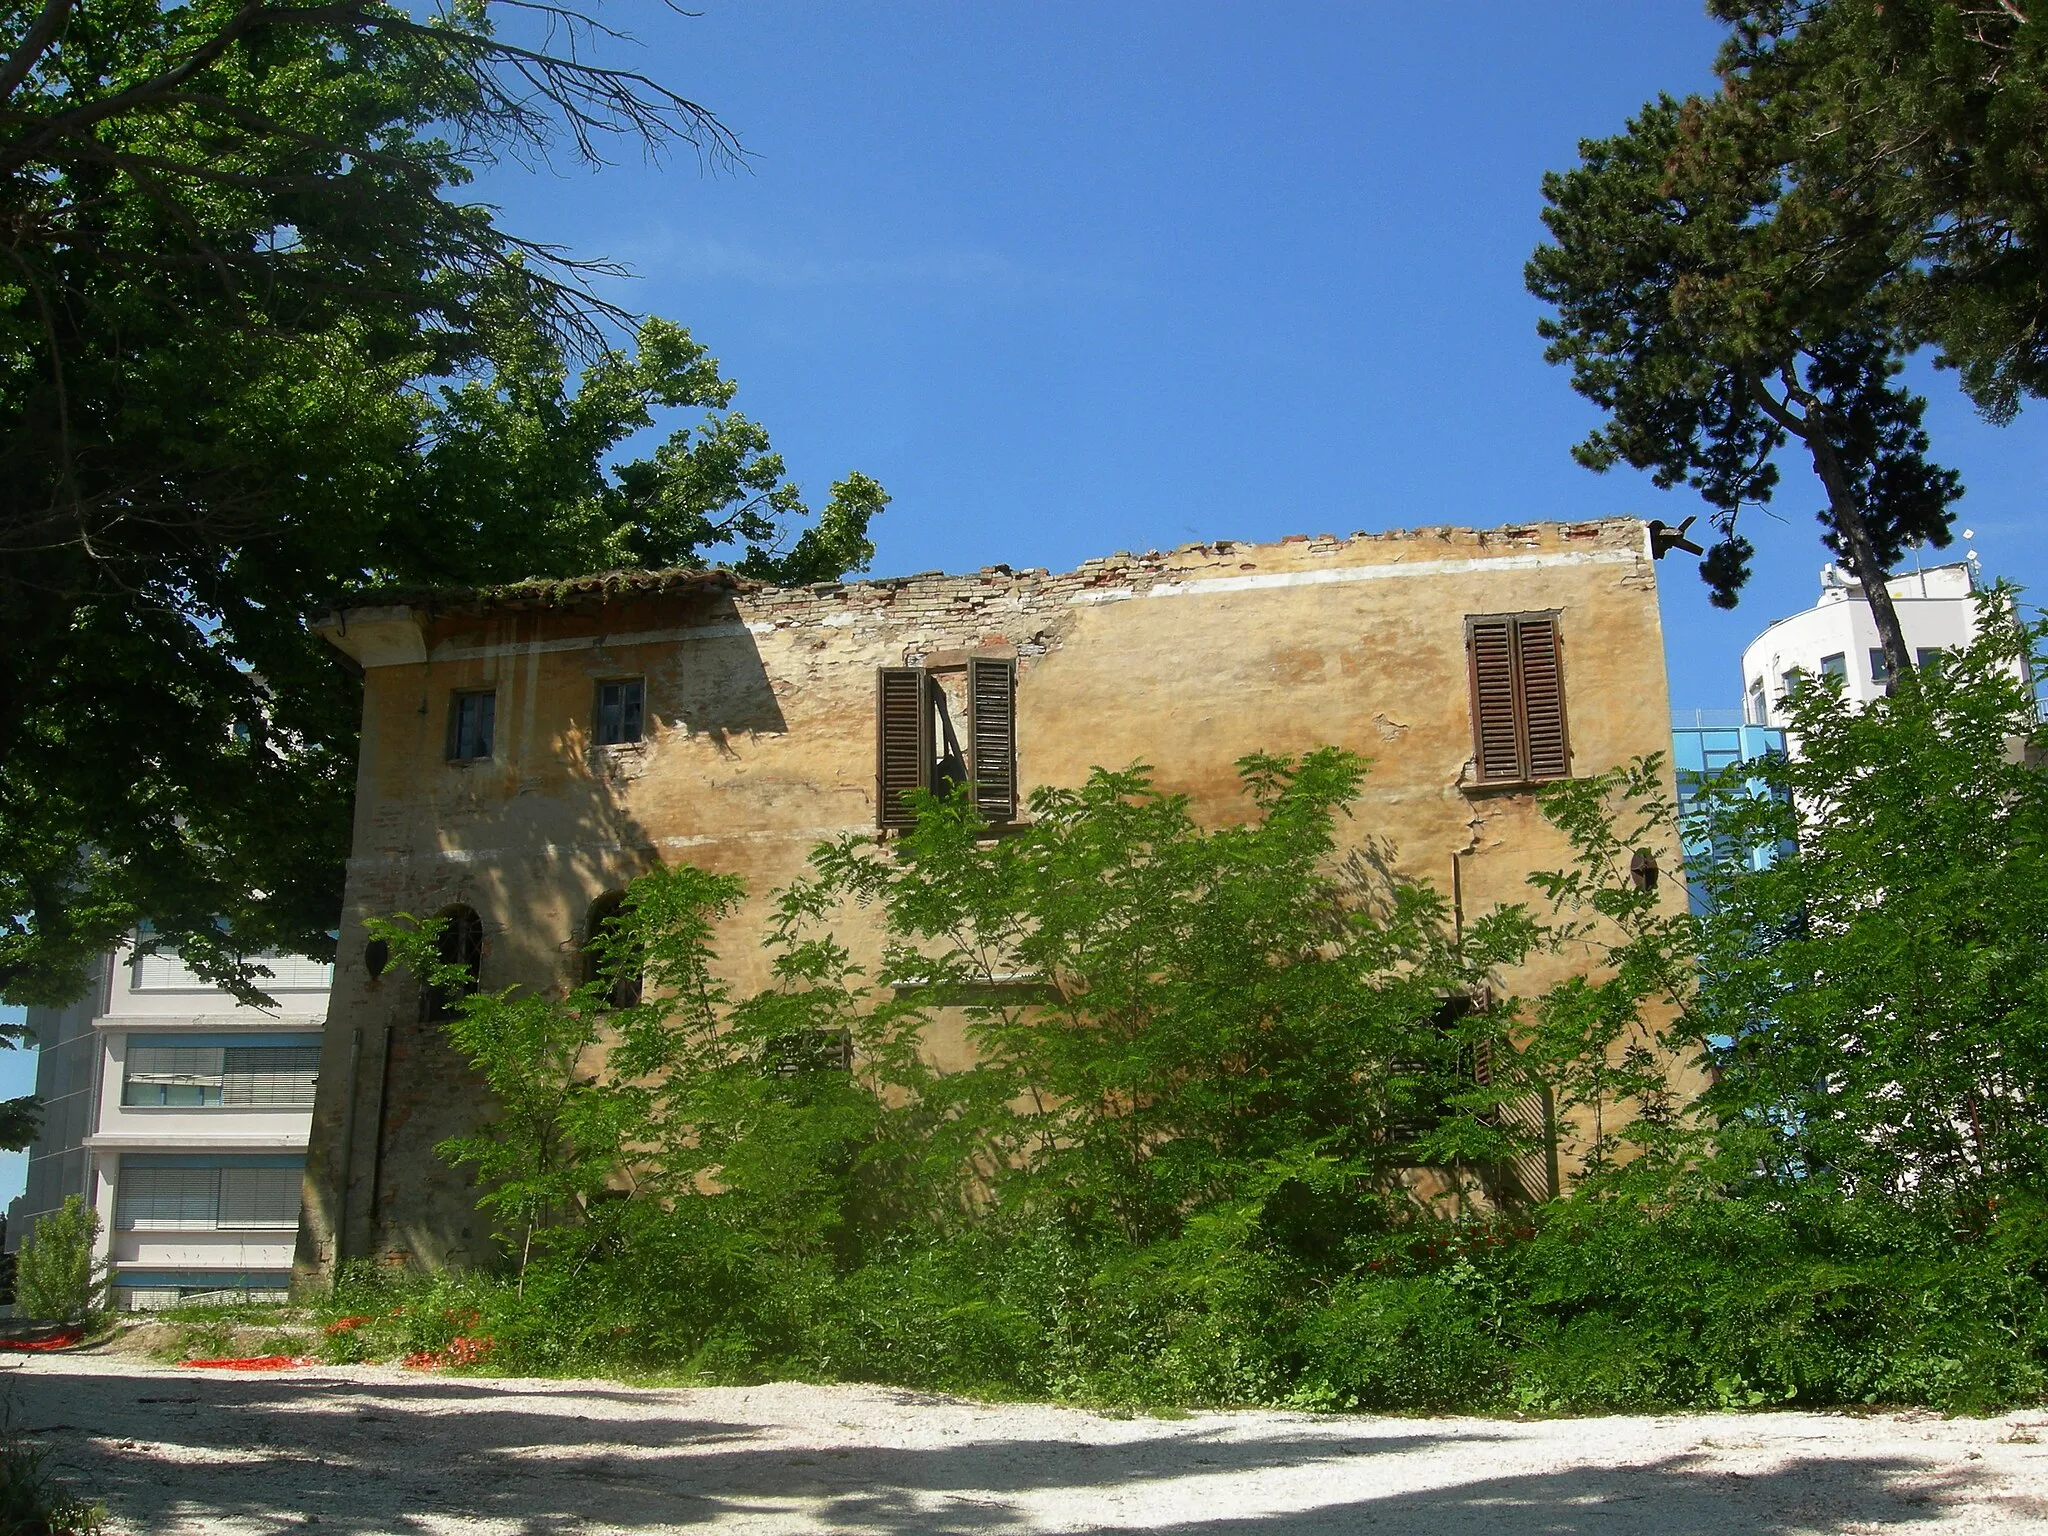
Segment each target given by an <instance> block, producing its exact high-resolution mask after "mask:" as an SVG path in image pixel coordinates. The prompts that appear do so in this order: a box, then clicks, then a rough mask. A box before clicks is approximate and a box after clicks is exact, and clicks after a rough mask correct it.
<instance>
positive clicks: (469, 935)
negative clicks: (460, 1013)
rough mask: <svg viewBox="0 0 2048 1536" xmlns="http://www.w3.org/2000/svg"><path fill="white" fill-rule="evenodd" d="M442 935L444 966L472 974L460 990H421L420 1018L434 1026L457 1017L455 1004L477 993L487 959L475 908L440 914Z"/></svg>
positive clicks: (440, 945)
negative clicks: (451, 966) (453, 966)
mask: <svg viewBox="0 0 2048 1536" xmlns="http://www.w3.org/2000/svg"><path fill="white" fill-rule="evenodd" d="M439 915H440V918H441V936H440V938H439V940H438V941H437V944H436V948H437V950H438V955H437V958H438V959H439V960H440V962H441V963H442V964H443V965H459V966H461V967H462V968H463V970H465V971H467V972H468V973H469V977H468V980H467V981H465V982H464V983H463V984H462V985H461V986H460V987H437V986H434V985H433V984H431V983H429V984H428V985H426V986H424V987H422V988H420V1018H421V1020H422V1021H424V1022H426V1023H429V1024H432V1023H436V1022H438V1021H439V1020H442V1019H452V1018H454V1017H455V1005H456V1003H458V1002H459V1001H461V999H463V998H464V997H467V996H468V995H469V994H470V993H472V992H474V991H476V989H477V986H478V981H479V977H480V975H481V972H482V970H483V960H484V920H483V919H482V918H480V917H478V916H477V915H476V909H475V908H474V907H461V906H456V907H448V908H446V909H444V910H443V911H442V912H441V913H440V914H439Z"/></svg>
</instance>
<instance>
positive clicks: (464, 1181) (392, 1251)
mask: <svg viewBox="0 0 2048 1536" xmlns="http://www.w3.org/2000/svg"><path fill="white" fill-rule="evenodd" d="M682 602H683V603H685V604H686V606H685V607H684V608H683V609H682V611H681V612H680V613H676V612H674V611H673V610H672V611H671V612H670V613H668V614H666V615H662V616H661V617H662V618H664V619H666V620H667V621H668V622H670V623H673V622H675V620H676V619H678V618H680V619H682V620H683V621H684V622H685V623H686V624H687V625H688V626H690V627H691V628H697V629H701V631H702V632H703V635H704V638H701V639H692V640H689V641H687V642H685V643H684V644H683V645H681V646H679V647H677V650H676V655H675V657H674V659H673V660H672V661H671V662H670V663H669V664H668V665H667V667H666V668H659V667H657V668H651V669H650V672H649V678H648V699H647V705H648V710H649V715H650V718H649V721H648V725H649V737H650V738H653V740H652V742H651V745H652V746H653V749H654V750H657V751H658V750H659V745H658V743H659V736H660V734H661V733H663V732H665V731H668V730H673V729H675V728H676V727H678V726H682V727H686V728H687V729H688V730H689V731H690V732H691V733H692V734H693V735H696V734H702V735H705V736H708V737H710V738H711V739H712V740H713V741H714V742H715V743H716V744H717V746H718V748H719V750H720V751H722V752H729V751H731V750H733V748H732V747H731V746H730V745H729V742H730V739H731V738H734V737H743V736H746V735H758V734H772V733H780V732H784V731H786V730H787V724H786V722H785V720H784V718H783V715H782V710H781V707H780V705H779V704H778V703H777V702H776V698H775V691H774V688H773V686H772V685H771V683H770V680H769V677H768V673H767V669H766V667H765V666H764V664H763V662H762V658H761V653H760V649H759V647H758V646H757V645H756V643H755V640H754V636H753V635H752V634H751V633H750V632H749V631H748V629H747V627H746V624H745V621H744V620H743V619H742V617H741V615H740V612H739V609H738V607H737V605H736V604H735V603H734V601H733V599H732V597H731V596H730V595H729V594H724V593H721V594H717V595H716V596H713V597H709V598H706V597H701V596H699V597H691V598H688V599H683V600H682ZM599 655H600V660H599V662H598V663H597V666H598V667H600V668H601V665H602V662H601V653H599ZM597 675H598V672H597V671H595V670H594V671H593V678H595V677H596V676H597ZM587 723H588V722H587V718H586V719H585V724H586V726H587ZM420 729H421V730H422V731H423V732H424V733H426V735H425V738H423V741H422V743H421V748H420V750H421V753H422V756H423V757H427V758H431V757H432V756H433V755H434V754H435V752H436V751H437V748H436V747H435V746H434V745H433V744H434V743H436V742H438V741H439V739H440V732H441V729H442V727H441V725H440V723H439V721H438V720H437V719H436V718H434V716H433V714H432V712H431V711H428V713H426V714H424V715H422V716H421V724H420ZM507 739H508V740H509V739H510V738H509V737H508V738H507ZM554 739H556V740H559V737H556V738H554ZM607 753H615V749H611V748H603V749H600V748H594V747H586V748H585V749H584V750H583V751H582V752H581V753H579V754H577V758H576V760H575V762H574V763H573V764H572V767H571V774H572V780H571V782H572V790H571V792H570V793H567V794H563V795H558V796H550V797H549V798H548V800H547V802H546V803H544V804H539V803H533V802H530V801H526V799H525V781H524V779H523V778H522V777H521V775H522V774H523V773H524V771H525V770H524V768H523V767H522V766H521V765H517V764H512V765H508V770H509V771H508V772H507V773H506V775H505V777H504V779H503V780H502V782H503V783H504V784H505V786H506V789H505V791H504V792H503V793H502V794H500V793H496V792H491V793H488V794H486V793H484V792H479V793H478V794H476V795H475V796H474V797H466V796H464V795H463V794H461V793H460V792H459V790H460V789H461V788H464V787H466V786H458V792H445V793H442V794H440V795H439V796H437V797H435V802H434V803H435V804H437V805H439V804H440V803H441V802H445V808H443V809H434V810H425V809H424V807H425V805H426V803H427V801H428V794H429V793H430V792H422V793H421V794H420V797H419V799H418V800H416V801H414V802H412V803H411V804H409V805H408V806H406V807H403V808H402V809H403V811H404V814H405V815H406V816H407V817H417V816H419V815H421V814H426V815H428V816H430V817H431V816H440V815H444V814H445V815H446V816H448V817H449V822H448V825H449V826H454V827H459V828H460V830H461V834H462V835H461V836H460V838H459V839H455V840H457V841H460V842H461V843H462V844H463V845H464V846H463V848H462V849H460V850H455V849H447V848H443V849H442V850H441V851H440V852H438V853H436V852H432V851H427V850H430V849H431V848H432V846H433V845H434V844H435V843H440V842H444V841H448V840H449V839H446V838H445V837H438V838H428V837H423V836H415V837H414V839H413V842H414V846H415V847H419V848H421V849H422V851H421V852H418V853H415V854H413V855H412V856H411V857H408V858H406V859H403V860H401V861H399V862H398V863H396V864H395V865H393V866H392V867H391V871H390V873H389V875H388V876H386V877H383V878H379V877H377V876H376V875H374V874H372V875H365V876H361V877H359V879H358V882H357V885H356V888H355V889H354V891H353V892H352V895H353V897H354V899H355V901H356V902H357V904H358V908H359V910H358V911H356V912H352V913H351V914H350V916H351V928H350V929H349V930H348V931H345V932H344V933H343V936H342V953H341V955H340V956H339V962H338V964H337V968H336V975H335V997H336V1001H337V1004H338V1005H341V1004H343V1003H344V1000H345V999H350V998H351V994H353V997H356V998H360V997H362V996H363V995H364V994H365V993H367V994H368V997H369V1005H368V1007H367V1008H364V1007H362V1006H361V1005H359V1004H354V1003H352V1002H350V1003H348V1004H347V1005H346V1006H338V1007H337V1014H338V1016H339V1017H340V1018H342V1019H345V1020H348V1021H350V1022H354V1021H361V1023H362V1025H363V1026H365V1027H364V1028H363V1030H362V1035H363V1038H362V1041H361V1042H360V1046H357V1045H356V1044H355V1043H354V1042H353V1041H352V1040H351V1041H350V1042H347V1043H343V1044H339V1045H337V1046H336V1047H335V1050H336V1051H337V1052H340V1051H348V1052H353V1053H355V1060H354V1062H353V1064H352V1065H351V1066H348V1067H347V1068H346V1070H342V1069H343V1068H344V1062H343V1060H342V1059H340V1057H339V1056H337V1057H336V1059H334V1060H333V1061H332V1062H331V1063H330V1064H329V1065H330V1068H331V1069H334V1070H335V1074H336V1076H337V1077H338V1078H340V1077H347V1078H350V1079H352V1080H353V1084H354V1088H353V1096H352V1104H353V1113H352V1114H351V1113H348V1112H346V1111H344V1110H342V1109H341V1108H340V1106H338V1105H337V1106H336V1107H335V1108H334V1109H333V1110H332V1111H329V1112H325V1113H323V1115H322V1118H321V1122H320V1123H321V1124H322V1125H323V1127H325V1129H324V1130H323V1132H322V1134H321V1136H317V1137H316V1143H321V1142H323V1140H324V1146H323V1145H316V1149H315V1151H314V1152H313V1154H312V1156H311V1158H309V1168H308V1181H307V1198H308V1201H309V1207H308V1210H309V1217H310V1220H309V1223H308V1227H307V1229H306V1230H305V1231H304V1232H302V1243H301V1253H300V1261H301V1264H302V1265H308V1264H312V1263H313V1262H314V1257H313V1251H312V1248H311V1244H312V1241H313V1239H312V1238H311V1236H310V1233H311V1232H312V1231H313V1230H315V1229H318V1230H321V1231H325V1230H331V1227H332V1225H333V1220H332V1217H331V1216H330V1214H329V1211H330V1209H331V1208H334V1207H335V1206H336V1205H337V1202H336V1199H335V1196H334V1195H333V1194H332V1193H331V1191H332V1188H333V1185H332V1182H331V1180H332V1178H333V1175H332V1174H331V1173H329V1172H327V1171H326V1170H325V1169H324V1168H323V1167H322V1166H321V1165H322V1164H323V1162H324V1160H325V1158H326V1157H327V1156H329V1155H332V1156H334V1157H335V1158H336V1159H337V1160H338V1161H341V1162H344V1163H345V1165H346V1178H347V1182H348V1193H347V1196H346V1199H345V1200H344V1201H340V1202H338V1210H339V1212H341V1213H345V1218H346V1220H345V1232H344V1236H343V1241H342V1253H343V1255H344V1256H345V1257H348V1258H365V1257H370V1258H377V1259H380V1260H382V1261H386V1262H401V1263H403V1262H419V1263H424V1264H426V1265H429V1266H433V1267H438V1266H441V1265H445V1264H454V1265H461V1266H486V1267H488V1266H490V1265H492V1264H494V1263H495V1262H497V1261H498V1259H499V1258H500V1255H498V1253H497V1252H496V1245H495V1244H494V1243H493V1241H492V1240H491V1237H490V1225H489V1220H488V1218H487V1217H485V1216H482V1215H480V1214H479V1213H478V1212H477V1210H476V1193H477V1191H476V1186H475V1180H474V1178H473V1176H472V1174H471V1172H470V1170H468V1169H467V1168H454V1167H451V1166H449V1165H448V1163H447V1162H446V1161H445V1160H443V1159H442V1158H441V1157H440V1156H439V1155H438V1154H436V1152H435V1150H434V1148H435V1147H436V1146H437V1145H438V1144H439V1143H440V1142H442V1141H444V1140H446V1139H447V1138H449V1137H451V1136H457V1135H462V1134H466V1133H467V1132H469V1131H471V1130H473V1129H474V1124H475V1120H476V1118H477V1116H478V1114H479V1112H480V1111H481V1109H482V1107H483V1105H484V1099H485V1095H484V1091H483V1086H482V1083H481V1082H480V1080H479V1078H478V1076H477V1074H476V1073H474V1072H473V1071H472V1070H471V1069H470V1068H469V1066H468V1064H467V1063H466V1062H465V1061H464V1060H463V1058H462V1057H461V1056H460V1055H459V1054H458V1053H457V1052H456V1051H455V1050H454V1049H453V1048H452V1047H451V1046H450V1045H449V1043H448V1041H447V1039H446V1037H445V1035H444V1033H443V1031H442V1029H441V1026H440V1024H439V1023H438V1022H437V1021H435V1020H433V1019H430V1018H426V1017H424V1015H425V1014H426V1013H427V1012H428V1011H429V1010H427V1009H425V1008H423V1007H422V1005H421V993H420V988H419V985H418V983H417V982H416V981H415V980H414V979H413V978H412V977H410V976H407V975H404V974H403V973H400V972H397V971H387V972H386V973H385V974H384V975H382V976H381V977H372V976H371V975H370V969H371V967H370V966H369V965H368V964H367V963H366V954H365V948H364V935H363V934H362V932H361V929H360V927H359V926H355V924H356V923H358V922H359V920H360V918H361V917H363V916H389V915H391V914H394V913H399V912H408V913H411V914H413V915H414V916H418V917H431V916H435V915H441V914H449V915H454V914H457V913H459V912H460V911H461V910H462V909H468V910H471V911H473V912H475V913H476V914H477V915H478V917H480V918H481V921H482V953H481V959H480V965H479V973H480V984H481V985H482V986H484V987H487V988H492V989H497V988H502V987H505V986H508V985H512V984H514V983H517V984H520V985H523V986H528V987H532V986H541V985H548V986H569V985H574V984H575V983H576V982H578V981H580V980H581V979H582V968H583V956H582V946H583V943H584V941H585V940H586V938H587V937H588V932H587V929H588V926H589V923H590V920H591V912H592V907H593V903H595V902H597V901H598V900H599V899H600V898H602V897H604V896H605V895H606V894H607V893H613V892H618V891H622V890H623V889H624V888H625V887H626V886H627V885H628V884H629V883H630V882H631V881H632V880H633V879H634V878H635V877H637V876H639V875H641V874H643V873H645V872H646V871H647V870H648V869H649V868H651V867H653V866H654V865H655V864H656V863H657V862H658V861H659V857H660V856H659V854H658V852H657V850H656V848H655V846H654V839H653V836H652V834H651V833H650V832H649V831H648V830H647V828H646V827H645V826H644V825H643V824H642V823H641V822H640V820H639V819H638V818H637V817H636V816H635V815H634V813H633V811H632V808H631V796H630V786H631V784H632V782H633V780H634V779H635V778H636V777H637V776H638V770H639V768H640V767H641V766H642V764H641V760H640V759H638V758H636V757H634V756H633V754H631V753H630V752H627V753H625V754H624V755H617V754H615V755H614V756H603V755H600V754H607ZM450 771H451V772H461V771H467V770H459V769H451V770H450ZM514 786H516V787H514ZM414 825H416V826H417V822H415V823H414ZM422 830H423V831H424V830H426V829H422ZM536 837H538V838H540V839H543V840H544V843H543V844H541V845H537V846H531V847H529V844H532V842H533V840H534V839H535V838H536ZM499 842H503V843H504V844H505V848H504V850H503V851H502V852H494V851H493V849H492V848H491V846H490V845H493V844H496V843H499ZM423 845H424V846H423ZM535 861H539V862H540V863H542V864H543V865H544V868H541V869H536V868H535V867H534V864H535ZM536 876H538V878H536ZM325 1075H326V1074H325V1073H323V1077H324V1076H325Z"/></svg>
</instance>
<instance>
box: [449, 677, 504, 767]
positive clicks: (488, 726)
mask: <svg viewBox="0 0 2048 1536" xmlns="http://www.w3.org/2000/svg"><path fill="white" fill-rule="evenodd" d="M497 722H498V695H497V693H496V692H495V691H492V692H476V693H458V694H456V695H455V697H454V698H453V699H451V700H450V701H449V704H448V760H449V761H450V762H452V763H473V762H477V761H479V760H481V759H483V758H487V757H489V756H490V755H491V747H492V744H493V738H494V737H495V735H496V734H497Z"/></svg>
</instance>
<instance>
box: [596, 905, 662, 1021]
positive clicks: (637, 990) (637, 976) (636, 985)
mask: <svg viewBox="0 0 2048 1536" xmlns="http://www.w3.org/2000/svg"><path fill="white" fill-rule="evenodd" d="M625 901H626V893H625V892H624V891H606V892H605V893H604V894H603V895H602V896H600V897H598V898H597V900H595V901H593V902H592V903H591V904H590V913H589V915H588V916H587V917H586V918H585V919H584V922H583V981H584V984H585V985H586V986H587V985H589V984H590V983H591V982H594V981H602V980H604V977H605V970H606V966H605V961H606V960H607V959H613V960H616V959H618V958H620V957H619V956H617V955H616V954H611V955H608V954H607V953H606V951H607V950H608V949H612V948H614V947H615V946H617V945H619V944H621V943H623V942H624V938H625V936H624V934H623V933H621V932H620V930H619V929H618V927H617V926H616V924H617V922H618V918H619V909H620V908H621V907H622V906H624V905H625ZM615 969H616V967H615ZM645 980H646V978H645V977H644V976H643V975H642V974H641V973H640V972H639V971H637V970H635V971H631V972H627V973H624V974H620V975H617V976H616V977H615V979H614V980H613V982H612V985H611V991H610V993H609V998H610V1002H611V1005H612V1006H613V1007H614V1008H633V1007H637V1006H638V1005H639V1002H640V996H641V992H642V990H643V989H644V986H645Z"/></svg>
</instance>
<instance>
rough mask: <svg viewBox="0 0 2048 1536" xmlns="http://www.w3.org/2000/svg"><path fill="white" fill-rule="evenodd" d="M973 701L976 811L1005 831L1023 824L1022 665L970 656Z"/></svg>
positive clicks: (971, 724)
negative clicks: (1019, 715) (1020, 794)
mask: <svg viewBox="0 0 2048 1536" xmlns="http://www.w3.org/2000/svg"><path fill="white" fill-rule="evenodd" d="M967 701H968V705H967V707H968V748H967V750H968V753H969V759H968V772H969V773H970V774H971V775H972V776H973V779H974V808H975V810H977V811H979V812H980V813H981V818H982V820H984V821H986V822H989V823H991V824H992V825H996V826H1000V825H1002V824H1004V823H1005V822H1011V821H1015V820H1016V819H1017V664H1016V663H1015V662H1014V661H1011V660H1008V659H1007V658H1001V657H993V656H974V657H970V658H969V659H968V662H967Z"/></svg>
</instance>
